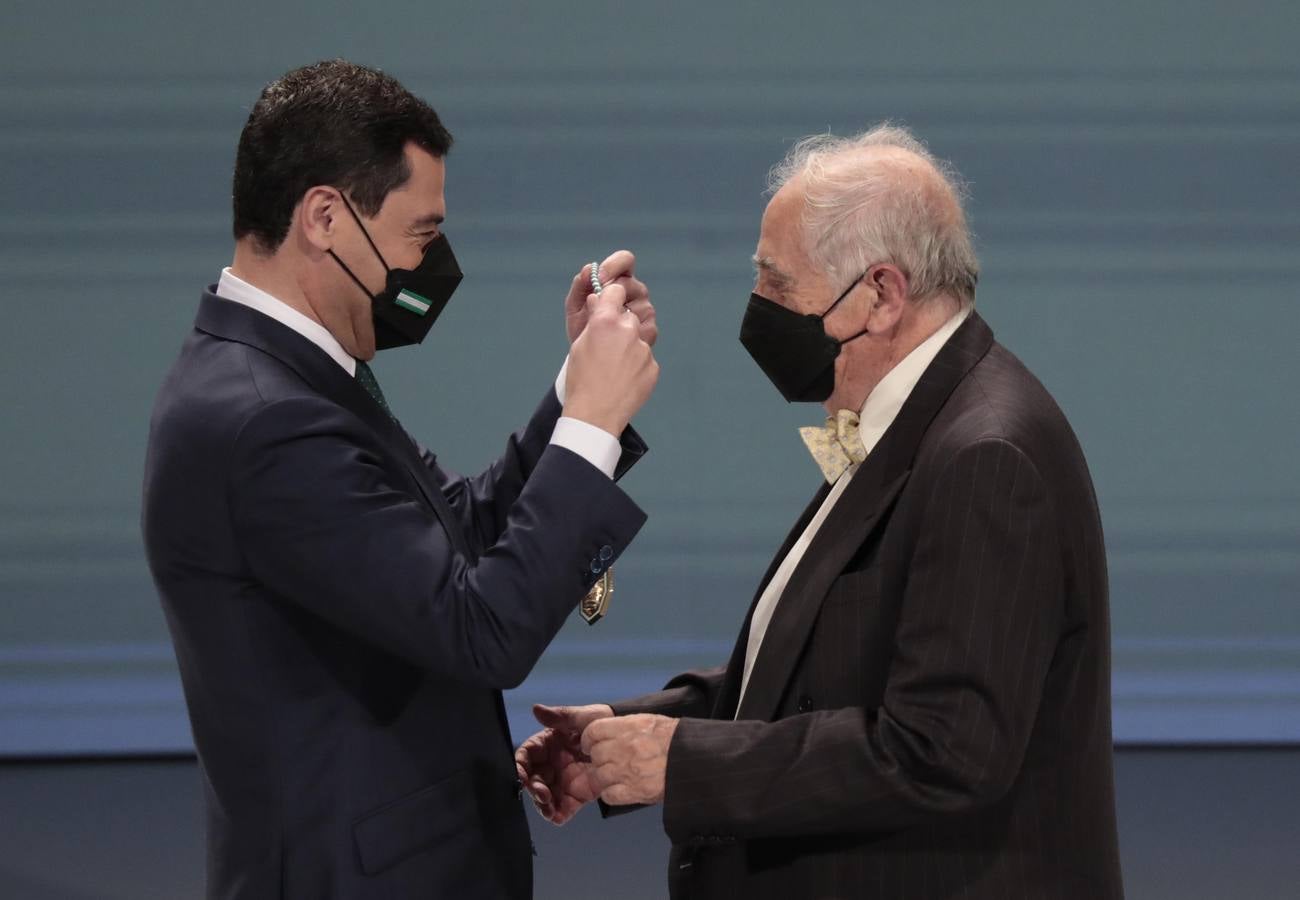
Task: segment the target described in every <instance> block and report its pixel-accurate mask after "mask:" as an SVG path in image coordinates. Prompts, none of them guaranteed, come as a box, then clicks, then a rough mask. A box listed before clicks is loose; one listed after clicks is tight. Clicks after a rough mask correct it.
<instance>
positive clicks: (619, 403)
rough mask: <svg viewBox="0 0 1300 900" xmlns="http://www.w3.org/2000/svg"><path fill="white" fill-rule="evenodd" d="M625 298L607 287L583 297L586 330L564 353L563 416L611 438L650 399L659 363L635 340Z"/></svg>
mask: <svg viewBox="0 0 1300 900" xmlns="http://www.w3.org/2000/svg"><path fill="white" fill-rule="evenodd" d="M626 300H627V294H626V291H625V290H624V288H623V286H622V285H620V284H611V285H608V286H606V288H605V289H604V290H603V291H602V292H601V293H600V294H589V295H588V296H587V325H586V327H585V328H584V329H583V331H582V334H580V335H578V337H577V339H576V340H575V341H574V342H573V345H572V346H571V347H570V348H569V370H568V375H567V382H566V383H567V389H566V395H567V396H566V401H565V404H564V415H566V416H569V417H571V418H574V419H578V420H580V421H583V422H586V423H588V424H589V425H595V426H596V427H597V428H601V429H603V430H605V431H607V432H609V433H610V434H612V435H613V436H614V437H618V436H620V435H621V434H622V433H623V429H625V428H627V424H628V422H630V421H631V420H632V417H633V416H634V415H636V413H637V411H638V410H640V409H641V407H642V406H644V405H645V402H646V400H648V399H650V394H651V393H652V392H653V391H654V388H655V383H656V382H657V381H658V380H659V363H657V362H656V361H655V358H654V352H653V351H652V350H651V349H650V345H649V344H647V343H646V342H645V341H644V340H642V339H641V336H640V334H639V327H640V324H641V323H640V320H639V319H638V318H637V316H636V314H635V313H632V312H629V311H628V310H627V309H626V308H624V304H625V302H626Z"/></svg>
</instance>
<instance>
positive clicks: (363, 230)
mask: <svg viewBox="0 0 1300 900" xmlns="http://www.w3.org/2000/svg"><path fill="white" fill-rule="evenodd" d="M339 198H340V199H342V201H343V205H344V206H346V207H347V208H348V212H350V213H352V218H353V219H355V220H356V222H357V227H358V228H360V229H361V233H362V234H364V235H365V236H366V243H367V244H369V245H370V249H371V250H373V251H375V256H378V257H379V261H380V262H381V263H383V266H384V271H385V272H391V271H392V269H390V268H389V265H388V260H386V259H384V254H382V253H380V252H379V248H378V247H376V246H375V242H374V241H373V240H372V239H371V237H370V232H369V231H366V226H365V225H363V224H362V223H361V217H360V216H358V215H357V211H356V210H355V209H353V208H352V204H351V203H349V202H348V198H347V197H346V196H344V194H343V192H342V191H340V192H339ZM343 268H345V269H346V268H347V266H344V267H343ZM348 274H349V275H351V274H352V273H351V272H349V273H348ZM353 278H354V279H355V278H356V276H355V275H354V276H353ZM357 283H358V284H360V282H357ZM367 293H369V291H367Z"/></svg>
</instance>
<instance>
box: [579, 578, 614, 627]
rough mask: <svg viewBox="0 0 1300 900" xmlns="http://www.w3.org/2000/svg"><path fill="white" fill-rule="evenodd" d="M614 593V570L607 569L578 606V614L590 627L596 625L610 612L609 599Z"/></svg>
mask: <svg viewBox="0 0 1300 900" xmlns="http://www.w3.org/2000/svg"><path fill="white" fill-rule="evenodd" d="M613 593H614V570H613V569H606V570H605V572H604V574H603V575H601V576H600V579H599V580H598V581H597V582H596V583H595V584H593V585H592V586H591V590H589V591H587V596H585V597H583V598H582V602H581V603H579V604H578V612H579V613H581V614H582V620H583V621H584V622H586V623H587V624H588V625H595V624H596V623H597V622H599V621H600V620H601V619H602V618H603V617H604V615H605V613H606V612H608V611H609V598H610V597H611V596H612V595H613Z"/></svg>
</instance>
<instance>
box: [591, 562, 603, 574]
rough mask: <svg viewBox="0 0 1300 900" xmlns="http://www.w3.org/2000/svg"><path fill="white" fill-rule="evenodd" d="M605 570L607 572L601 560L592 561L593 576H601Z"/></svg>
mask: <svg viewBox="0 0 1300 900" xmlns="http://www.w3.org/2000/svg"><path fill="white" fill-rule="evenodd" d="M604 570H605V567H604V565H602V564H601V562H600V560H598V559H593V560H592V561H591V574H592V575H599V574H600V573H601V572H603V571H604Z"/></svg>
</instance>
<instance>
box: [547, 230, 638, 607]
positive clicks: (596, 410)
mask: <svg viewBox="0 0 1300 900" xmlns="http://www.w3.org/2000/svg"><path fill="white" fill-rule="evenodd" d="M635 265H636V259H635V257H634V256H633V255H632V254H631V253H629V252H627V251H626V250H620V251H618V252H617V253H614V254H612V255H611V256H609V257H608V258H607V259H606V260H605V262H604V263H598V262H592V263H591V264H590V265H589V266H584V267H583V269H582V271H581V272H579V274H578V276H577V277H575V278H574V283H573V286H572V287H571V288H570V290H569V296H568V298H567V299H566V301H565V320H566V324H567V326H568V331H569V339H570V341H571V346H570V349H569V362H568V369H567V372H568V375H567V380H566V385H567V389H566V395H567V396H566V398H565V405H564V415H565V416H566V417H570V418H574V419H577V420H579V421H582V422H586V423H587V424H589V425H594V426H595V427H597V428H600V429H602V430H604V431H606V432H608V433H609V434H611V435H613V436H614V437H615V438H618V437H619V436H620V435H621V434H622V433H623V431H624V429H626V428H627V425H628V422H629V421H630V420H631V418H632V416H633V415H635V414H636V412H637V411H638V410H639V409H640V408H641V406H642V405H643V404H644V403H645V401H646V400H647V399H648V398H649V396H650V393H651V392H652V391H653V390H654V385H655V382H656V381H657V380H658V376H659V366H658V363H656V362H655V359H654V354H653V352H652V351H651V349H650V346H651V344H653V343H654V341H655V339H656V338H657V337H658V327H657V325H656V323H655V312H654V307H653V306H652V305H651V304H650V293H649V291H648V290H647V289H646V286H645V285H644V284H643V283H642V282H640V281H639V280H637V278H636V276H635V274H634V267H635ZM602 275H603V276H604V277H603V278H602ZM603 561H604V560H603V559H602V562H603ZM592 572H593V573H598V574H599V578H598V579H597V581H596V583H595V584H594V585H592V587H591V590H590V591H589V592H588V593H587V595H586V596H585V597H584V598H583V599H582V601H581V603H580V604H579V614H580V615H581V616H582V618H583V620H584V621H586V622H587V624H589V625H594V624H595V623H596V622H598V621H599V620H600V619H601V618H602V617H603V616H604V615H605V614H606V612H608V610H609V601H610V597H611V596H612V595H613V593H614V573H613V571H612V569H610V568H608V567H605V568H603V569H602V568H601V567H600V566H593V568H592Z"/></svg>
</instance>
